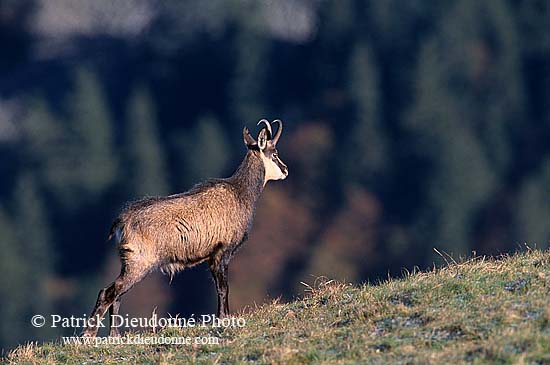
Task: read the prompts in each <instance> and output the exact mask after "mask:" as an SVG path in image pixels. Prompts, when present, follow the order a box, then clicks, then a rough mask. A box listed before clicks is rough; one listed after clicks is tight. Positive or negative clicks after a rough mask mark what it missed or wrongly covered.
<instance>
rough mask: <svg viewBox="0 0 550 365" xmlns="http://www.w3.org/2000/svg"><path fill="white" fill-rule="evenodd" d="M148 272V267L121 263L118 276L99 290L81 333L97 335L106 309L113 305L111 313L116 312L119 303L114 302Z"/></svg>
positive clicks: (87, 335) (88, 335)
mask: <svg viewBox="0 0 550 365" xmlns="http://www.w3.org/2000/svg"><path fill="white" fill-rule="evenodd" d="M148 273H149V270H148V269H146V270H144V269H143V268H139V267H138V266H137V265H131V266H130V265H127V264H126V265H125V264H123V266H122V270H121V272H120V275H119V277H118V278H117V279H116V280H115V281H114V282H113V283H112V284H111V285H109V286H107V287H105V288H103V289H101V290H100V291H99V295H98V296H97V302H96V304H95V307H94V310H93V311H92V314H91V315H90V323H88V327H86V329H85V330H84V332H83V334H82V335H83V336H86V337H95V336H97V331H98V329H99V324H100V323H101V322H100V321H101V320H102V319H103V317H104V316H105V312H106V311H107V309H108V308H110V307H111V306H112V305H115V307H114V308H113V309H112V311H111V313H112V314H115V312H118V308H119V305H120V303H115V302H119V301H120V297H121V296H122V295H123V294H124V293H126V292H127V291H128V290H130V289H131V288H132V287H133V286H134V285H135V284H137V283H138V282H140V281H141V280H142V279H143V278H144V277H145V276H146V275H147V274H148ZM116 332H118V329H116V330H115V333H116Z"/></svg>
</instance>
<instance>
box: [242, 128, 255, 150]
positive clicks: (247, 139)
mask: <svg viewBox="0 0 550 365" xmlns="http://www.w3.org/2000/svg"><path fill="white" fill-rule="evenodd" d="M243 140H244V145H245V146H246V147H247V148H249V149H257V148H258V143H257V142H256V141H255V140H254V137H252V136H251V135H250V132H249V131H248V128H246V127H244V129H243Z"/></svg>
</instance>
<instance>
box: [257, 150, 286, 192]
mask: <svg viewBox="0 0 550 365" xmlns="http://www.w3.org/2000/svg"><path fill="white" fill-rule="evenodd" d="M260 156H261V157H262V161H263V163H264V169H265V178H264V186H265V184H267V182H268V181H269V180H284V179H285V178H286V177H287V175H288V174H285V173H284V172H283V171H282V170H281V169H280V168H279V165H277V164H276V163H275V161H273V160H272V159H270V158H267V157H266V156H265V155H264V154H263V152H260Z"/></svg>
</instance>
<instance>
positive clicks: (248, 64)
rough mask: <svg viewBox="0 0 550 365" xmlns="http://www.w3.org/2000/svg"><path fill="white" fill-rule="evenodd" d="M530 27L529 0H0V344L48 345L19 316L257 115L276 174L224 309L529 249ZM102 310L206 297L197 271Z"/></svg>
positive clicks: (544, 52)
mask: <svg viewBox="0 0 550 365" xmlns="http://www.w3.org/2000/svg"><path fill="white" fill-rule="evenodd" d="M549 34H550V2H548V1H544V0H540V1H517V0H507V1H497V0H495V1H476V0H457V1H420V0H413V1H397V0H387V1H362V0H339V1H328V0H327V1H307V0H271V1H268V0H262V1H252V0H232V1H222V0H218V1H215V0H187V1H158V0H120V1H110V0H94V1H86V2H83V1H80V2H78V1H72V0H4V1H2V2H0V44H1V57H0V150H1V152H0V156H1V160H0V176H1V180H0V251H1V255H0V347H3V348H9V347H11V346H13V345H15V344H16V343H18V342H20V341H24V340H41V339H47V338H53V337H54V336H58V335H60V332H56V331H55V329H54V330H52V329H49V328H40V329H35V328H33V327H32V326H31V325H30V322H29V320H30V317H31V316H32V315H33V314H37V313H39V314H45V315H48V314H61V315H66V316H70V315H75V316H82V315H83V314H89V311H90V310H91V309H92V307H93V304H94V303H95V299H96V297H97V293H98V291H99V289H100V288H102V287H103V286H105V285H106V284H108V283H109V282H110V281H111V280H112V279H114V278H115V276H116V274H117V273H118V270H119V263H118V258H117V256H116V249H115V247H114V245H113V243H107V242H106V236H107V231H108V228H109V226H110V223H111V222H112V220H113V219H114V218H115V217H116V215H117V214H118V212H119V210H120V209H121V207H122V206H123V205H124V203H125V202H126V201H128V200H135V199H138V198H140V197H143V196H150V195H161V194H168V193H175V192H182V191H185V190H187V189H188V188H189V187H190V186H192V185H193V184H194V183H196V182H198V181H200V180H203V179H205V178H208V177H224V176H229V175H230V174H231V173H232V172H233V171H234V169H235V168H236V167H237V165H238V163H239V162H240V160H241V159H242V157H243V156H244V154H245V147H244V146H243V142H242V134H241V133H242V128H243V126H245V125H246V126H248V127H249V128H250V129H253V130H254V131H256V133H257V128H255V124H256V122H257V121H258V120H259V119H260V118H264V117H265V118H269V119H270V120H272V119H275V118H280V119H282V120H283V121H284V122H285V131H284V132H283V136H282V138H281V142H280V143H279V151H280V156H281V158H282V160H283V161H285V162H286V163H287V164H288V166H289V170H290V175H289V177H288V179H287V180H285V181H284V182H275V183H270V184H268V186H267V188H266V190H265V193H264V195H263V196H262V200H261V203H260V205H259V208H258V212H257V216H256V223H255V226H254V229H253V233H252V235H251V238H250V240H249V242H248V243H247V245H246V246H245V247H244V248H243V249H242V250H241V251H240V253H239V254H238V255H237V257H236V258H235V260H234V261H233V262H232V266H231V268H230V288H231V296H230V297H231V304H232V310H233V311H236V310H240V309H243V308H246V307H247V306H249V307H253V306H254V304H255V303H262V302H263V301H266V300H271V299H273V298H276V297H279V296H282V298H283V300H288V299H290V298H292V297H293V296H296V295H300V294H302V293H303V286H302V285H300V284H299V283H300V281H304V282H308V283H312V282H313V281H314V280H315V278H316V277H318V276H321V275H324V276H326V277H328V278H331V279H338V280H344V281H349V282H356V283H358V282H363V281H366V280H370V281H376V280H378V279H380V278H385V277H387V275H388V274H389V275H400V274H401V272H402V270H403V268H407V269H409V270H410V269H412V268H413V267H415V266H418V267H419V268H421V269H424V268H427V267H429V266H431V265H433V263H434V262H436V263H438V262H439V261H438V260H440V258H438V257H437V256H436V255H435V254H434V251H433V247H437V248H438V249H439V250H442V251H445V252H447V253H449V254H451V255H453V256H454V257H459V256H460V255H470V254H471V253H472V251H476V253H477V254H490V255H496V254H499V253H502V252H508V251H513V250H516V249H518V248H520V247H521V246H522V245H523V243H527V244H528V245H529V246H530V247H539V248H543V249H545V248H547V247H548V244H549V240H550V199H549V196H550V143H549V141H550V37H549ZM122 302H123V304H122V311H123V312H125V313H131V314H132V315H133V316H148V315H150V314H151V313H152V311H153V310H154V309H155V308H156V312H157V313H158V314H159V315H161V316H166V313H172V314H176V313H180V314H181V315H183V316H187V315H190V314H191V313H195V314H203V313H212V312H213V311H214V310H215V306H216V299H215V290H214V285H213V284H212V282H211V279H210V274H209V272H208V270H207V268H206V267H205V266H199V267H197V268H194V269H191V270H186V271H184V272H183V273H181V274H180V275H178V276H177V277H176V278H175V279H174V281H173V282H172V284H169V280H168V278H167V277H164V276H161V275H160V274H158V275H153V276H152V277H150V278H149V279H147V280H146V281H144V282H143V283H141V284H140V285H138V286H137V287H136V288H135V290H133V291H132V292H131V293H130V294H128V295H127V296H125V297H124V299H123V301H122ZM69 332H70V333H72V330H71V331H69Z"/></svg>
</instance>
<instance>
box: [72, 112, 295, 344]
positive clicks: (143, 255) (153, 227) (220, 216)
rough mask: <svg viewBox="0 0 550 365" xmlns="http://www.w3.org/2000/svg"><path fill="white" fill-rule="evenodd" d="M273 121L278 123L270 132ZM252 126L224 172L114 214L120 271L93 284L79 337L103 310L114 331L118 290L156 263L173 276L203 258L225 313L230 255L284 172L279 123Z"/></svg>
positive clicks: (90, 330)
mask: <svg viewBox="0 0 550 365" xmlns="http://www.w3.org/2000/svg"><path fill="white" fill-rule="evenodd" d="M272 124H273V125H275V124H276V125H277V131H276V133H275V134H274V135H273V131H272ZM258 125H261V126H262V128H261V130H260V132H259V134H258V138H257V141H256V140H255V139H254V138H253V137H252V136H251V135H250V133H249V131H248V129H247V128H246V127H245V128H244V130H243V138H244V144H245V145H246V147H247V153H246V155H245V157H244V159H243V161H242V163H241V164H240V166H239V167H238V168H237V170H236V171H235V173H234V174H233V175H232V176H231V177H228V178H225V179H211V180H208V181H206V182H204V183H201V184H198V185H196V186H194V187H193V188H192V189H191V190H189V191H187V192H185V193H181V194H175V195H170V196H166V197H156V198H146V199H143V200H140V201H137V202H134V203H132V204H130V205H128V206H127V207H126V208H125V209H124V210H123V211H122V212H121V213H120V215H119V216H118V218H116V219H115V221H114V222H113V224H112V226H111V230H110V233H109V239H111V238H112V237H114V238H115V240H116V242H117V245H118V250H119V256H120V261H121V264H122V266H121V271H120V275H119V276H118V278H117V279H116V280H115V281H114V282H113V283H112V284H110V285H109V286H107V287H105V288H103V289H102V290H100V292H99V295H98V298H97V302H96V305H95V307H94V309H93V311H92V313H91V315H90V319H91V321H90V323H88V326H87V327H86V328H85V330H84V332H83V336H89V337H94V336H96V335H97V331H98V323H99V322H98V321H99V320H101V319H102V318H103V316H104V315H105V313H106V311H107V309H108V310H109V317H110V321H111V323H110V336H119V335H120V334H119V332H118V328H117V326H113V323H112V320H113V316H114V315H117V314H118V312H119V308H120V298H121V296H122V295H123V294H125V293H126V292H128V290H130V289H131V288H132V287H133V286H134V285H135V284H136V283H138V282H139V281H141V280H142V279H143V278H144V277H145V276H146V275H147V274H149V273H150V272H152V271H154V270H156V269H160V270H161V271H162V272H164V273H167V274H169V275H170V276H173V275H174V274H175V273H176V272H178V271H180V270H182V269H183V268H185V267H191V266H194V265H197V264H200V263H202V262H208V265H209V269H210V271H211V273H212V277H213V278H214V282H215V284H216V291H217V295H218V310H217V315H218V316H219V317H224V316H227V315H229V301H228V295H229V286H228V277H227V274H228V266H229V261H230V260H231V258H232V257H233V255H234V254H235V252H236V250H237V249H238V248H239V246H241V245H242V244H243V243H244V242H245V241H246V239H247V238H248V233H249V232H250V229H251V227H252V221H253V218H254V211H255V209H256V204H257V202H258V199H259V198H260V195H261V193H262V191H263V189H264V187H265V185H266V183H267V182H268V181H269V180H282V179H285V178H286V177H287V175H288V168H287V166H286V165H285V164H284V163H283V162H282V161H281V160H280V159H279V156H278V153H277V142H278V141H279V138H280V136H281V132H282V129H283V125H282V122H281V121H280V120H275V121H273V122H272V123H271V124H270V123H269V122H268V121H267V120H265V119H262V120H260V122H258ZM94 320H95V321H94Z"/></svg>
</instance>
